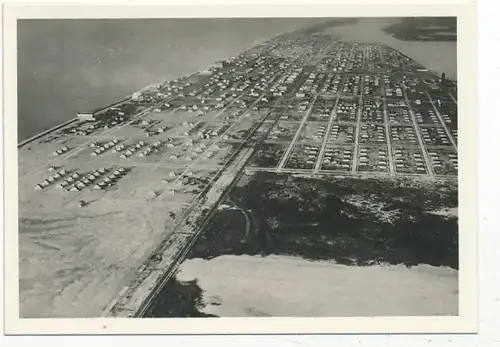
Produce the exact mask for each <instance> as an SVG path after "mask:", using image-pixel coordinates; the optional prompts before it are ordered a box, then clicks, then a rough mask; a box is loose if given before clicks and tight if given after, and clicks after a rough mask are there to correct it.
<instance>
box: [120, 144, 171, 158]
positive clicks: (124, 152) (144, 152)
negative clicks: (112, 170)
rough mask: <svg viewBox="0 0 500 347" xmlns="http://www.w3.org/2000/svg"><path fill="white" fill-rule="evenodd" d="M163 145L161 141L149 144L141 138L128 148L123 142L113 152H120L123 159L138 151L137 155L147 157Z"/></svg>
mask: <svg viewBox="0 0 500 347" xmlns="http://www.w3.org/2000/svg"><path fill="white" fill-rule="evenodd" d="M161 145H162V142H161V141H155V142H153V143H152V144H151V145H149V146H147V145H146V143H145V142H144V141H142V140H141V141H139V142H138V143H136V144H135V145H131V146H128V148H126V149H125V144H123V143H122V144H121V145H119V146H118V147H116V148H114V149H113V152H114V153H120V158H121V159H126V158H128V157H130V156H132V155H133V154H135V153H137V157H146V156H148V155H150V154H151V153H152V152H158V150H159V148H160V147H161ZM172 145H173V144H172Z"/></svg>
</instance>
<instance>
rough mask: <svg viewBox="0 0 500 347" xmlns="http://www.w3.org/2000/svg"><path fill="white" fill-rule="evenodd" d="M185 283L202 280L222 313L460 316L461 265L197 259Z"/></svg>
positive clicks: (207, 297) (183, 274)
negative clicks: (450, 266)
mask: <svg viewBox="0 0 500 347" xmlns="http://www.w3.org/2000/svg"><path fill="white" fill-rule="evenodd" d="M177 278H178V280H179V281H192V280H194V279H197V280H198V285H199V286H200V287H201V289H202V290H203V291H204V295H203V301H204V303H205V304H206V306H205V307H204V308H199V310H200V311H202V312H204V313H208V314H214V315H217V316H222V317H256V316H257V317H258V316H262V317H265V316H278V317H279V316H281V317H287V316H291V317H308V316H309V317H311V316H316V317H325V316H337V317H340V316H343V317H347V316H351V317H352V316H365V317H366V316H408V315H413V316H427V315H457V314H458V271H456V270H453V269H450V268H440V267H433V266H429V265H418V266H416V267H412V268H406V267H405V266H394V265H391V266H369V267H351V266H344V265H339V264H335V263H334V262H329V261H314V262H313V261H308V260H304V259H301V258H296V257H291V256H275V255H273V256H268V257H265V258H264V257H260V256H246V255H242V256H220V257H217V258H214V259H212V260H203V259H191V260H187V261H185V262H184V263H183V265H182V266H181V269H180V272H179V273H178V275H177Z"/></svg>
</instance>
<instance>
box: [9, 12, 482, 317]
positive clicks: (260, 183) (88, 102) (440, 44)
mask: <svg viewBox="0 0 500 347" xmlns="http://www.w3.org/2000/svg"><path fill="white" fill-rule="evenodd" d="M457 27H458V17H457V16H456V15H449V16H443V15H442V16H436V15H430V16H421V15H419V16H396V17H395V16H360V17H356V16H348V17H346V16H338V17H335V16H322V17H266V18H258V17H255V18H252V17H246V18H20V19H17V20H16V37H15V39H16V47H17V53H16V62H17V69H16V72H15V74H16V78H17V84H16V85H17V89H16V90H15V94H16V106H15V107H16V109H17V165H16V167H17V182H11V183H12V184H13V185H14V186H15V185H16V183H17V187H16V188H17V200H18V203H17V218H16V220H17V230H15V231H14V232H15V233H16V239H17V244H18V250H17V252H16V257H17V260H18V262H17V267H18V269H17V276H18V282H17V284H16V291H17V294H16V295H17V298H18V318H19V319H21V320H22V319H40V318H44V319H46V318H101V319H114V318H129V319H133V318H140V319H144V318H149V319H163V318H200V319H201V323H200V324H203V321H204V320H206V321H212V320H213V319H221V318H256V317H258V318H280V317H281V318H284V317H288V318H293V317H297V318H321V317H322V318H326V317H337V318H340V317H351V318H352V317H367V318H369V317H396V318H397V317H438V318H439V317H441V318H443V317H459V316H460V314H461V313H462V312H465V311H462V310H461V306H460V303H461V300H460V296H461V294H462V293H461V291H460V290H459V289H460V288H461V287H460V285H459V276H460V277H462V275H463V272H462V271H465V270H463V269H462V266H459V264H460V265H461V264H462V263H461V257H462V254H461V251H462V246H463V245H462V244H461V243H462V242H463V241H462V238H461V237H460V241H459V224H460V223H459V222H461V219H462V217H463V215H462V212H464V210H463V209H462V198H460V205H461V209H460V212H461V213H460V215H459V196H460V197H461V194H459V192H460V190H462V189H463V188H462V184H464V183H465V184H467V181H464V180H462V179H459V173H460V175H462V167H463V166H464V165H467V164H468V163H467V162H464V161H463V160H462V159H463V157H462V155H463V154H462V151H463V149H462V147H460V161H459V142H460V137H461V136H462V133H463V131H466V130H464V129H463V128H462V127H459V109H460V110H462V108H461V107H460V108H459V107H458V105H459V101H460V102H461V99H459V94H460V97H462V94H461V93H459V91H460V90H461V88H462V83H466V82H463V81H464V80H463V79H460V83H458V79H457V75H459V69H458V67H457V56H458V53H457V46H458V43H459V41H460V37H459V31H458V30H457ZM460 117H461V118H460V125H463V126H464V128H466V124H465V123H462V122H463V118H462V115H461V114H460ZM467 117H471V118H473V117H474V115H473V114H468V115H467ZM465 121H468V119H466V120H465ZM459 130H460V136H459ZM11 136H14V135H12V134H11ZM463 136H469V139H470V134H469V135H463ZM464 141H465V140H464ZM460 143H461V142H460ZM464 146H466V144H464ZM470 163H472V164H473V162H470ZM459 181H460V186H459ZM471 182H473V181H471ZM459 188H460V189H459ZM469 202H470V201H469ZM10 203H11V204H12V203H14V201H10ZM466 212H467V211H466ZM471 213H472V212H471ZM471 216H473V214H471ZM472 223H474V221H472ZM460 225H461V224H460ZM460 229H461V227H460ZM468 230H469V229H468ZM460 231H461V232H462V230H460ZM469 232H470V233H475V231H474V230H469ZM459 247H460V252H459ZM473 254H474V253H473ZM14 265H15V264H14ZM467 268H468V269H469V270H470V266H468V267H467ZM464 276H465V275H464ZM211 318H212V319H211ZM148 321H149V320H148Z"/></svg>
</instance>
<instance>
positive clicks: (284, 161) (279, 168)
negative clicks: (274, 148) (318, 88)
mask: <svg viewBox="0 0 500 347" xmlns="http://www.w3.org/2000/svg"><path fill="white" fill-rule="evenodd" d="M317 98H318V94H316V95H315V96H314V98H313V100H312V101H311V105H310V106H309V108H308V109H307V111H306V113H305V114H304V117H302V122H300V125H299V128H298V129H297V131H296V132H295V135H294V136H293V139H292V141H291V142H290V145H289V146H288V148H287V149H286V151H285V155H283V157H282V158H281V161H280V162H279V164H278V172H280V171H281V170H283V166H285V163H286V161H287V160H288V156H289V155H290V153H291V152H292V149H293V146H294V145H295V142H297V139H298V138H299V136H300V133H301V132H302V129H303V128H304V125H305V124H306V121H307V118H308V117H309V114H310V113H311V111H312V108H313V106H314V103H315V102H316V99H317Z"/></svg>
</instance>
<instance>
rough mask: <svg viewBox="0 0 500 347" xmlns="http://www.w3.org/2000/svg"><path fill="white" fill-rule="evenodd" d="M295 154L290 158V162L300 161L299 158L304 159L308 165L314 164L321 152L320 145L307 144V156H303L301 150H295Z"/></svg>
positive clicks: (305, 152)
mask: <svg viewBox="0 0 500 347" xmlns="http://www.w3.org/2000/svg"><path fill="white" fill-rule="evenodd" d="M292 153H293V156H292V157H291V158H290V159H289V161H290V163H299V160H302V161H304V162H305V164H307V165H312V164H314V163H315V162H316V158H317V157H318V154H319V146H318V145H307V146H305V147H304V152H303V153H304V155H305V158H304V157H302V156H301V154H300V152H298V151H294V152H292Z"/></svg>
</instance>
